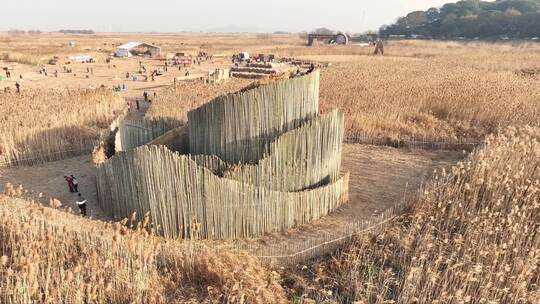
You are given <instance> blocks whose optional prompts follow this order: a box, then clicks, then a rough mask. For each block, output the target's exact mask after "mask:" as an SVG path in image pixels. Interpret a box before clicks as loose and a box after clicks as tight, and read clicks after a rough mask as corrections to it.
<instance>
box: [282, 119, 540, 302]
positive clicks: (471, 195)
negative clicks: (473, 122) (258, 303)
mask: <svg viewBox="0 0 540 304" xmlns="http://www.w3.org/2000/svg"><path fill="white" fill-rule="evenodd" d="M539 209H540V129H538V128H530V127H525V128H517V129H516V128H508V129H506V130H504V131H503V132H501V133H500V134H499V135H497V136H489V137H488V138H487V140H486V142H485V146H484V147H483V148H482V149H480V150H479V151H477V152H475V153H474V154H473V155H472V157H471V158H470V160H469V161H465V162H462V163H460V164H459V165H457V166H456V167H454V168H453V169H452V171H451V172H450V173H444V172H443V173H442V174H441V175H440V177H439V178H436V179H435V180H434V182H433V184H432V185H431V186H430V187H428V188H427V190H426V191H425V192H424V193H423V194H422V195H421V196H420V197H419V199H418V200H417V202H416V203H415V204H414V205H413V210H412V211H411V212H410V213H409V214H408V215H405V216H403V217H401V218H398V219H396V220H395V221H394V222H393V223H392V224H391V225H390V227H388V228H387V229H385V230H384V231H383V233H381V234H379V235H377V236H376V237H359V238H357V239H356V240H355V241H354V242H353V243H352V244H351V245H350V246H348V247H347V248H345V249H344V250H343V251H342V252H341V253H340V254H338V255H336V256H335V258H334V259H332V260H330V261H328V262H323V263H319V264H315V265H312V266H311V267H309V268H307V269H304V270H302V271H301V275H299V276H296V275H293V276H291V277H289V279H288V281H289V284H290V286H291V287H292V288H293V289H295V291H296V292H298V291H301V292H305V293H306V294H308V295H309V296H310V297H312V298H316V299H318V300H320V301H323V300H328V301H331V302H332V301H334V302H335V301H339V302H350V301H354V300H360V301H364V303H469V302H475V303H537V300H538V299H539V298H540V286H539V284H540V249H539V248H540V234H539V233H538V223H539V222H540V210H539ZM312 284H314V285H315V286H316V287H315V288H317V287H318V288H320V290H322V292H321V291H319V290H316V289H313V288H312V287H310V286H313V285H312ZM300 294H301V293H300Z"/></svg>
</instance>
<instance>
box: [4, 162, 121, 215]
mask: <svg viewBox="0 0 540 304" xmlns="http://www.w3.org/2000/svg"><path fill="white" fill-rule="evenodd" d="M71 174H73V175H74V176H75V177H76V178H77V180H78V181H79V192H80V193H81V194H82V195H83V196H84V198H86V199H87V200H88V203H87V212H88V215H89V216H91V217H92V218H95V219H100V220H109V219H110V218H109V217H108V216H106V215H105V214H104V213H103V212H102V211H101V209H100V208H99V206H98V202H97V194H96V177H95V172H94V164H93V163H92V157H91V156H90V155H86V156H80V157H75V158H71V159H66V160H62V161H55V162H50V163H46V164H42V165H36V166H32V167H14V168H0V185H2V186H4V185H5V184H6V183H11V184H13V185H14V186H18V185H22V186H23V187H24V189H26V190H28V193H26V194H25V197H30V198H33V199H36V200H39V201H41V202H43V203H47V202H48V201H49V199H50V198H56V199H58V200H60V202H62V207H61V209H64V210H66V211H67V210H68V209H69V208H71V210H73V211H74V212H78V211H79V209H78V207H77V205H76V204H75V200H76V199H77V195H76V194H75V193H71V192H69V188H68V186H67V183H66V181H65V180H64V175H71ZM40 193H41V194H42V197H41V198H39V194H40Z"/></svg>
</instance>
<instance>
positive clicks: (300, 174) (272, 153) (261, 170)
mask: <svg viewBox="0 0 540 304" xmlns="http://www.w3.org/2000/svg"><path fill="white" fill-rule="evenodd" d="M343 130H344V117H343V114H342V113H340V112H338V111H335V110H334V111H333V112H331V113H329V114H327V115H323V116H317V117H315V118H314V119H313V120H311V121H309V122H308V123H306V124H305V125H304V126H302V127H300V128H298V129H294V130H292V131H289V132H287V133H285V134H283V136H280V137H278V138H277V139H276V140H275V141H274V142H272V143H270V144H269V145H268V146H269V147H268V148H267V149H265V150H268V152H266V153H264V155H263V156H264V157H263V158H262V159H261V160H260V161H259V162H258V163H257V164H254V165H251V164H247V165H240V166H232V167H231V168H229V169H228V170H226V171H225V172H224V176H225V177H227V178H231V179H235V180H239V181H243V182H245V183H250V184H254V185H256V186H264V187H267V188H270V189H274V190H279V191H300V190H304V189H309V188H313V187H317V186H320V185H321V184H325V183H328V182H332V181H335V180H336V179H337V178H338V176H339V173H340V168H341V150H342V141H343ZM278 175H279V177H277V176H278Z"/></svg>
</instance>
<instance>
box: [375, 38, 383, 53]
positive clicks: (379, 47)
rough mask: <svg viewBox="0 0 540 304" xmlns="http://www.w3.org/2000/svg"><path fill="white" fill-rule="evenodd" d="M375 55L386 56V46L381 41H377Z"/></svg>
mask: <svg viewBox="0 0 540 304" xmlns="http://www.w3.org/2000/svg"><path fill="white" fill-rule="evenodd" d="M373 54H374V55H378V54H381V56H384V44H383V42H382V40H381V39H377V43H376V44H375V51H374V52H373Z"/></svg>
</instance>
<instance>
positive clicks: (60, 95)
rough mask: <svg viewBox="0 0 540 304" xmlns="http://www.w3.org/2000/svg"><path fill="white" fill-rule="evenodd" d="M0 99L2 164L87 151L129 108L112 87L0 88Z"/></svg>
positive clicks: (0, 153) (0, 149)
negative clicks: (2, 91) (1, 90)
mask: <svg viewBox="0 0 540 304" xmlns="http://www.w3.org/2000/svg"><path fill="white" fill-rule="evenodd" d="M0 105H1V106H0V115H1V116H0V117H1V121H2V124H1V125H0V166H5V165H9V164H12V163H13V162H18V161H22V162H23V163H24V162H25V161H26V160H29V161H30V162H32V161H33V160H34V159H35V160H36V161H38V160H54V159H61V158H62V156H63V155H80V154H81V152H83V153H85V154H86V153H88V152H89V151H91V150H92V146H93V143H94V142H95V141H96V140H97V139H98V138H99V135H100V132H101V131H102V130H103V129H106V128H107V126H108V125H109V124H110V123H111V121H112V120H113V119H114V118H116V116H118V115H119V114H120V113H121V112H122V110H123V109H124V108H125V102H124V100H123V99H122V98H120V97H119V96H118V95H116V94H113V93H112V92H109V91H108V90H97V91H88V90H71V91H70V90H66V91H55V90H45V89H35V90H29V91H23V92H22V93H21V94H16V93H15V92H13V93H8V94H0ZM38 162H39V161H38Z"/></svg>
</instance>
